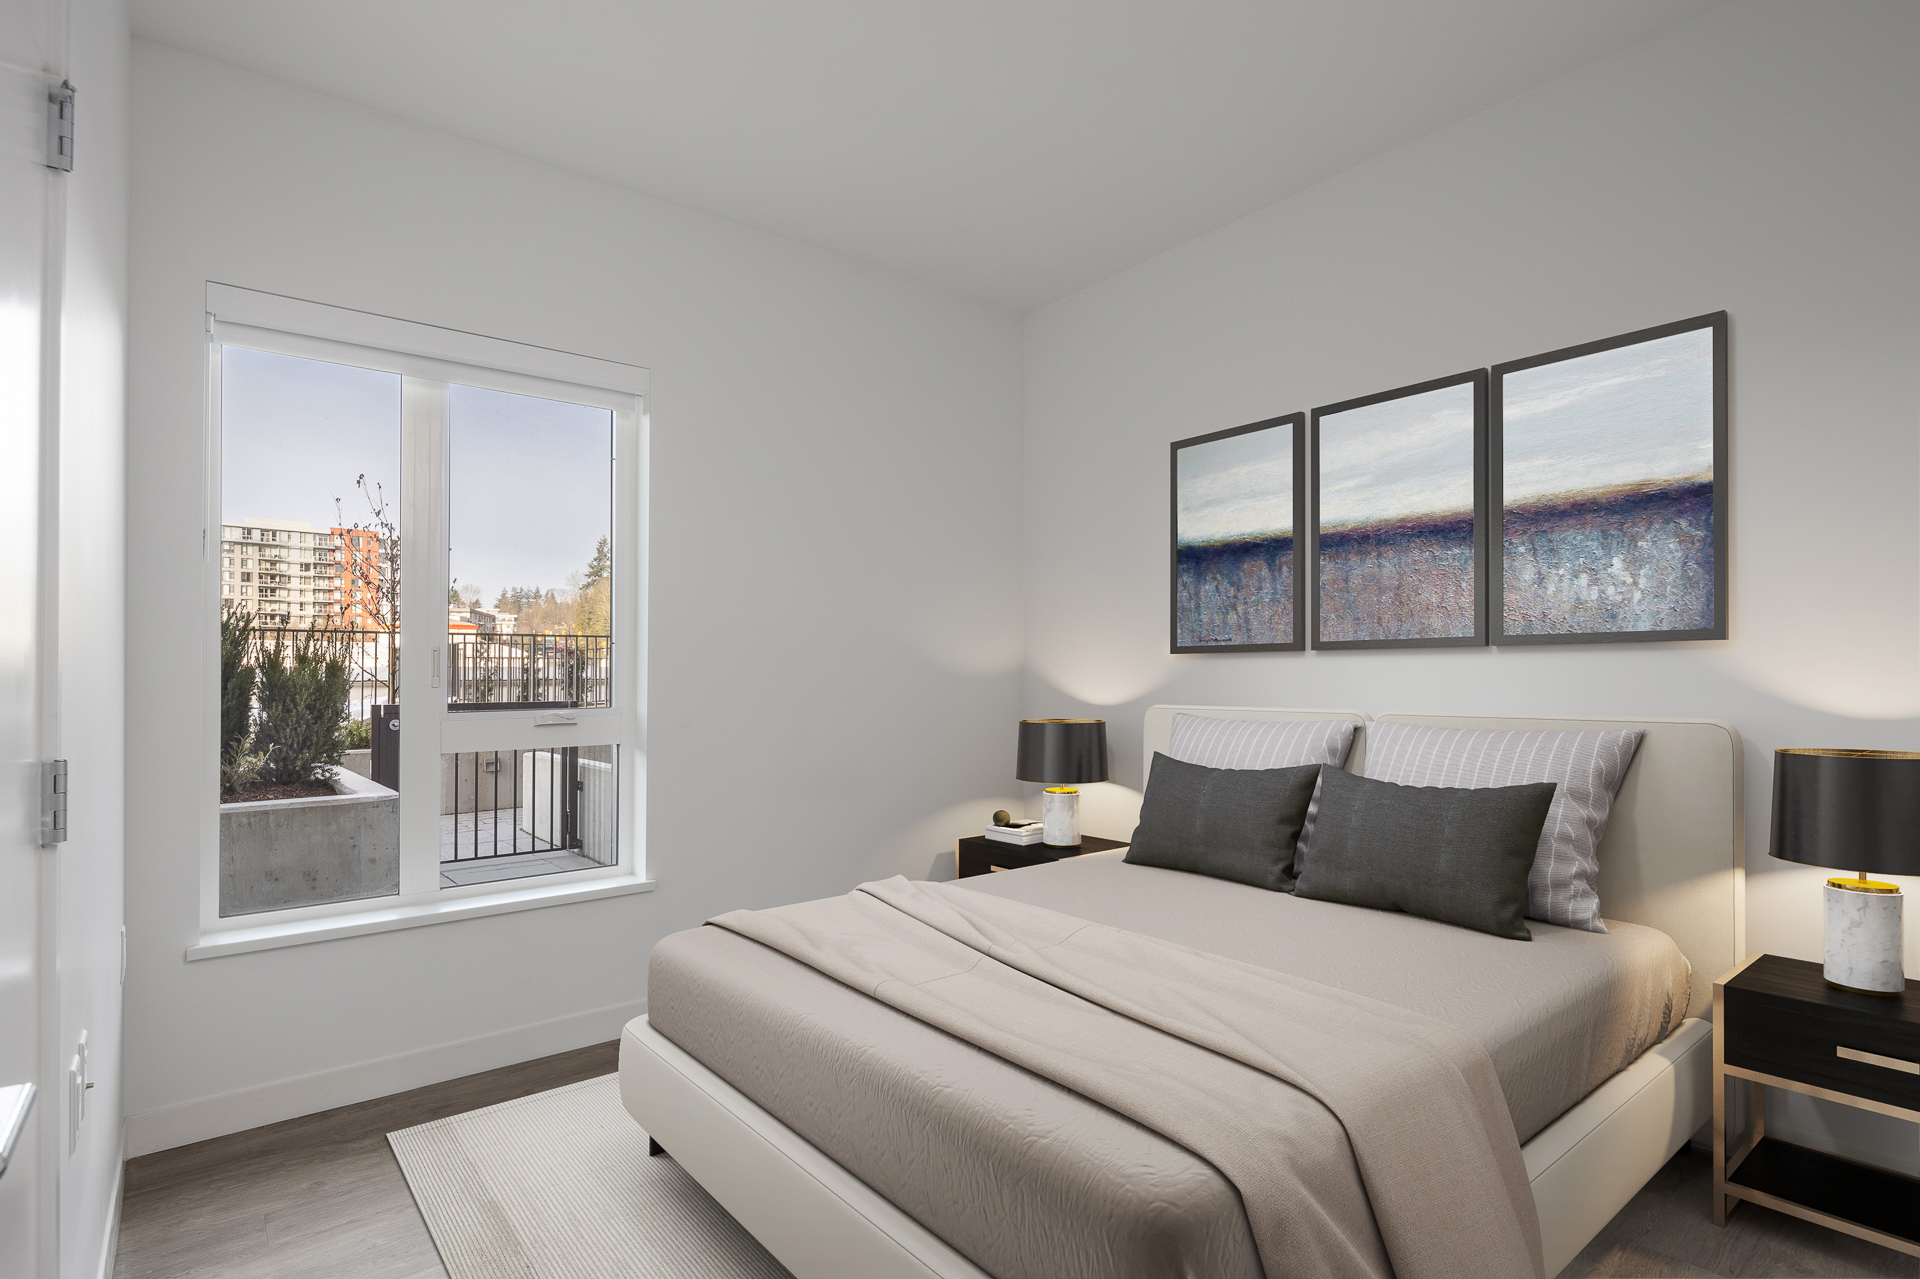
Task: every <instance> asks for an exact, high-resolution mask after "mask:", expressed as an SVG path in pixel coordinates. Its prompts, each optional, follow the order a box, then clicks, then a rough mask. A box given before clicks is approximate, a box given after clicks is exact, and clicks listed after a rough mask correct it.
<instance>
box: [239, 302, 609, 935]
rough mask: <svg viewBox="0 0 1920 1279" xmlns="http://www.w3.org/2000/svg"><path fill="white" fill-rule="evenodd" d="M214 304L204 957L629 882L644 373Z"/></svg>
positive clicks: (272, 305) (474, 341)
mask: <svg viewBox="0 0 1920 1279" xmlns="http://www.w3.org/2000/svg"><path fill="white" fill-rule="evenodd" d="M216 291H221V295H222V296H225V295H229V294H230V295H234V296H235V297H237V298H238V299H239V301H238V303H237V304H236V306H235V308H234V309H237V310H238V311H240V312H242V313H249V312H259V311H264V312H266V313H267V315H268V318H271V317H272V315H273V314H274V313H275V312H276V308H278V310H279V311H283V312H284V311H286V310H287V309H288V308H292V310H293V311H294V312H295V313H297V314H299V315H302V316H309V317H310V316H315V315H319V316H321V317H322V318H323V319H325V320H326V321H327V324H325V325H320V324H316V325H315V326H314V327H316V328H321V329H322V330H323V331H327V332H329V336H327V337H320V336H315V335H313V334H312V333H311V332H308V333H302V332H298V331H289V330H287V329H277V328H272V327H268V326H267V325H264V324H257V323H247V324H242V323H236V322H234V321H232V320H229V319H228V318H226V317H225V316H224V315H221V314H220V312H219V310H218V309H217V308H216V310H215V323H214V324H213V325H212V326H211V332H212V340H211V343H210V359H211V361H212V364H213V378H212V379H211V385H212V387H213V388H214V403H213V404H212V406H211V413H210V418H211V423H212V428H213V445H212V450H211V454H212V457H213V459H214V465H215V467H216V468H217V471H216V481H217V482H216V483H215V484H214V485H212V486H211V487H212V488H213V489H214V491H215V493H216V502H217V510H215V511H214V512H212V513H211V516H210V525H213V526H217V527H218V528H219V531H220V543H221V544H220V547H219V557H218V565H217V566H215V565H214V562H213V560H212V558H210V559H209V561H208V562H209V569H210V572H209V578H208V580H209V581H210V582H212V583H215V584H218V585H220V587H221V590H220V591H219V592H217V593H215V594H214V595H213V598H214V599H215V601H216V604H215V613H216V616H215V617H214V618H213V619H212V623H211V624H210V627H209V637H208V644H209V650H210V665H212V664H217V666H218V668H219V677H218V678H217V680H215V681H213V684H214V688H213V694H214V697H213V700H214V701H215V702H216V709H217V712H218V713H217V714H216V715H214V716H213V719H214V720H215V721H217V722H218V723H219V725H220V727H219V736H218V739H217V740H216V741H215V742H213V743H211V744H210V752H209V753H210V755H211V756H212V762H213V763H214V764H215V765H217V772H218V774H219V783H218V786H217V787H210V790H211V791H213V792H214V793H213V794H211V795H210V796H209V802H211V803H214V804H217V807H218V810H219V819H218V822H217V823H215V824H214V825H217V828H218V832H219V833H218V841H217V847H215V848H210V849H209V855H208V861H207V868H206V871H205V873H204V874H203V878H202V900H203V911H202V914H203V921H204V924H205V927H206V930H207V932H208V935H209V936H213V935H215V934H217V933H219V932H220V931H221V930H222V929H232V928H236V927H239V926H242V925H258V924H260V923H261V917H263V916H270V917H272V918H274V919H289V920H294V921H308V920H324V919H329V918H333V917H341V918H347V917H348V915H349V912H352V911H363V912H364V911H365V910H367V909H368V908H369V907H380V908H382V909H383V910H385V909H386V908H390V907H393V906H395V905H396V904H397V905H399V906H402V907H408V908H411V907H412V906H413V905H414V904H418V905H419V907H420V908H421V916H422V918H426V917H427V915H426V910H427V908H432V909H433V910H434V911H436V912H437V911H438V910H439V909H440V908H439V907H437V906H433V903H439V902H445V901H450V900H451V901H463V900H464V899H466V898H470V897H486V896H488V895H495V896H497V895H498V894H500V893H501V892H503V891H509V892H510V891H511V890H513V889H517V888H522V887H525V886H527V885H528V884H530V883H534V882H536V881H537V882H539V883H545V884H551V885H558V886H566V885H579V886H581V887H582V888H591V886H592V885H593V884H595V883H596V882H598V881H606V882H607V883H609V884H612V883H613V882H614V878H615V877H623V878H620V880H619V882H620V883H622V884H628V883H630V884H639V883H640V881H639V879H638V870H639V859H640V852H639V838H638V837H639V830H640V827H639V820H638V814H639V812H640V793H639V792H640V781H639V778H640V759H641V742H640V738H639V725H640V722H641V716H640V706H639V704H638V698H639V696H640V693H641V680H640V677H639V672H640V670H641V665H640V661H639V657H640V651H639V649H640V628H639V623H640V615H641V614H640V607H639V591H640V581H641V577H640V573H639V572H638V568H639V564H640V541H639V539H640V532H639V531H640V528H641V522H640V518H639V517H640V512H639V501H640V493H641V487H640V457H641V439H642V430H643V422H644V418H643V413H642V402H641V400H640V398H639V395H638V394H637V392H638V391H639V389H640V388H641V386H643V382H641V381H640V378H639V377H637V376H636V375H637V374H639V372H640V371H638V370H633V369H631V368H629V367H627V366H619V365H606V364H604V362H600V361H588V360H583V359H580V358H579V357H571V356H563V355H560V354H558V353H555V352H547V351H540V350H538V349H536V348H522V347H515V346H513V345H512V344H508V343H497V342H493V341H491V340H490V339H478V338H473V337H472V336H471V335H466V334H445V333H443V331H439V330H430V329H425V328H424V326H412V325H407V326H401V327H404V328H405V329H407V330H409V331H412V332H410V333H409V334H408V337H409V339H410V340H408V341H406V342H404V343H397V344H396V345H400V346H404V348H405V351H404V352H403V350H398V349H394V350H389V349H382V348H381V347H380V346H378V345H373V344H364V343H360V342H354V343H347V342H342V341H339V340H337V338H336V337H335V336H332V335H333V334H337V333H339V332H340V329H341V327H342V326H345V327H349V328H351V327H353V326H354V325H356V324H358V325H361V326H362V327H366V328H369V329H371V330H375V331H378V330H381V329H382V328H383V326H384V327H385V328H387V329H391V328H393V327H394V326H396V325H397V324H398V322H394V321H377V322H376V318H375V317H359V318H358V319H357V320H356V319H353V318H352V317H354V316H355V314H356V313H350V312H348V313H340V312H334V311H332V309H331V308H323V307H310V306H308V304H300V303H290V302H288V301H287V300H285V299H273V300H271V301H269V302H257V301H254V300H255V299H262V298H265V296H266V295H255V294H246V293H245V291H243V290H223V286H210V287H209V295H210V298H211V297H213V296H215V294H216ZM302 308H304V310H303V309H302ZM343 316H344V317H348V318H346V319H342V318H341V317H343ZM422 333H424V334H426V335H429V337H430V338H432V340H433V342H438V343H439V344H442V345H443V346H444V347H445V348H446V349H448V352H449V354H452V355H459V356H464V357H467V358H463V359H445V358H435V357H429V356H423V355H419V354H415V353H411V352H418V351H420V350H422V349H432V344H431V343H423V342H421V341H418V340H412V339H415V338H417V337H418V336H419V334H422ZM434 335H438V336H437V337H435V336H434ZM476 348H479V349H478V350H476ZM476 354H478V355H479V356H481V357H483V358H479V359H475V358H473V356H474V355H476ZM489 355H492V356H498V357H501V358H500V359H499V363H497V364H490V363H488V362H487V361H486V359H485V358H484V357H485V356H489ZM502 365H504V366H505V367H501V366H502ZM542 365H545V366H548V368H549V369H550V370H551V371H552V372H557V373H560V374H563V375H565V374H568V373H573V372H575V371H576V370H581V371H585V372H587V373H588V374H589V375H590V376H588V377H587V378H585V379H583V380H578V381H575V380H570V379H569V378H568V377H566V376H557V377H556V376H547V375H536V374H534V373H531V372H528V371H527V370H528V369H529V368H536V369H537V368H540V367H541V366H542ZM555 366H557V367H555ZM610 384H611V385H610ZM255 547H257V548H258V549H257V552H255ZM314 548H328V549H314ZM332 548H338V549H337V550H335V549H332ZM415 548H418V549H417V550H416V549H415ZM236 559H237V560H238V561H239V565H238V567H237V568H235V567H234V561H235V560H236ZM254 559H258V560H259V561H260V562H259V564H258V565H257V566H256V565H254V564H253V562H252V561H253V560H254ZM256 572H257V573H258V577H257V579H256V578H255V573H256ZM236 573H237V575H238V581H239V583H240V584H241V585H240V586H239V593H238V595H235V594H234V588H233V586H231V585H227V584H226V583H227V582H229V581H231V580H232V579H233V578H234V577H235V575H236ZM316 588H318V589H316ZM443 598H444V601H445V607H446V612H445V613H444V614H442V613H441V612H440V608H441V601H442V599H443ZM334 601H339V602H338V603H334ZM442 617H444V618H445V621H444V623H443V622H442V621H441V620H440V619H441V618H442ZM403 725H404V730H403V728H402V726H403ZM435 917H437V916H435Z"/></svg>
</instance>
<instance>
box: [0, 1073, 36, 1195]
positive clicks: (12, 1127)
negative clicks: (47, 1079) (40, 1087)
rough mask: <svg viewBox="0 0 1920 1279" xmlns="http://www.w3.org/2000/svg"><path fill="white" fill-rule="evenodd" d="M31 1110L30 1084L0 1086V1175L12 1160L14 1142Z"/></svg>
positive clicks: (31, 1089)
mask: <svg viewBox="0 0 1920 1279" xmlns="http://www.w3.org/2000/svg"><path fill="white" fill-rule="evenodd" d="M32 1110H33V1085H32V1084H14V1085H13V1086H12V1087H9V1088H0V1177H3V1176H5V1175H6V1172H7V1165H8V1164H10V1163H12V1162H13V1147H14V1144H15V1143H16V1142H18V1141H19V1140H20V1134H21V1132H22V1131H23V1130H24V1129H25V1128H26V1126H27V1115H28V1114H29V1113H31V1112H32Z"/></svg>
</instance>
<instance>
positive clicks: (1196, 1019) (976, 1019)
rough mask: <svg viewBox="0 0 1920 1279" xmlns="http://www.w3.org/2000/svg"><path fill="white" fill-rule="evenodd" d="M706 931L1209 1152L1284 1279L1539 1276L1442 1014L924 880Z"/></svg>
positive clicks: (1517, 1178) (1495, 1109)
mask: <svg viewBox="0 0 1920 1279" xmlns="http://www.w3.org/2000/svg"><path fill="white" fill-rule="evenodd" d="M710 922H711V923H712V924H714V925H717V926H718V927H720V928H722V929H725V930H727V931H729V932H732V933H735V934H737V935H739V936H741V937H744V938H748V939H751V940H752V941H754V942H757V943H759V944H760V945H762V946H766V947H769V948H771V949H772V950H775V951H777V952H779V953H780V954H782V955H785V956H787V957H788V958H790V959H792V960H795V961H797V962H799V963H801V964H804V965H806V966H807V967H809V968H812V969H815V970H817V971H819V972H820V973H823V974H825V975H827V976H829V977H832V978H833V979H835V980H836V981H838V982H840V983H842V984H844V985H845V986H847V987H849V988H851V989H853V990H856V991H859V992H860V993H862V994H864V995H867V996H869V997H871V998H872V999H874V1000H878V1001H880V1002H881V1003H884V1004H887V1005H890V1006H891V1007H893V1008H895V1009H898V1010H900V1011H901V1012H904V1013H907V1014H909V1015H910V1016H912V1017H913V1018H915V1019H917V1020H918V1021H920V1022H923V1023H925V1024H926V1025H928V1026H931V1027H933V1028H935V1029H937V1030H939V1031H942V1032H944V1033H945V1034H947V1035H951V1036H954V1037H956V1038H958V1039H960V1040H963V1041H965V1042H966V1043H968V1044H971V1045H974V1046H976V1047H978V1048H980V1049H983V1050H985V1051H987V1052H989V1053H991V1054H993V1055H994V1056H996V1057H999V1058H1001V1059H1003V1060H1005V1061H1007V1062H1011V1063H1013V1064H1014V1065H1016V1066H1019V1067H1022V1068H1023V1069H1025V1070H1027V1071H1031V1072H1033V1073H1034V1074H1036V1075H1038V1076H1041V1077H1042V1078H1043V1079H1046V1080H1051V1081H1053V1083H1055V1084H1058V1085H1060V1086H1062V1087H1064V1088H1067V1089H1070V1090H1072V1091H1073V1092H1075V1093H1078V1094H1080V1095H1081V1096H1083V1097H1085V1098H1087V1099H1088V1100H1091V1101H1093V1102H1096V1103H1098V1104H1099V1105H1101V1106H1104V1107H1106V1108H1108V1109H1110V1110H1112V1111H1114V1112H1117V1113H1118V1114H1119V1115H1123V1116H1125V1117H1127V1118H1128V1119H1130V1120H1132V1121H1133V1122H1135V1123H1137V1124H1139V1125H1141V1126H1142V1127H1144V1128H1147V1129H1150V1130H1151V1131H1152V1132H1154V1133H1158V1134H1160V1135H1162V1136H1163V1137H1165V1138H1167V1139H1168V1140H1170V1141H1172V1142H1173V1143H1175V1144H1177V1145H1178V1146H1181V1147H1184V1148H1185V1149H1186V1150H1188V1151H1191V1152H1192V1153H1193V1154H1194V1155H1196V1156H1198V1157H1199V1159H1201V1160H1203V1161H1205V1162H1206V1163H1207V1164H1209V1165H1211V1166H1212V1167H1213V1168H1215V1169H1217V1170H1218V1171H1219V1173H1220V1174H1221V1175H1222V1176H1224V1177H1225V1178H1226V1180H1227V1181H1228V1182H1230V1183H1231V1184H1232V1186H1233V1187H1234V1189H1235V1190H1237V1191H1238V1194H1239V1198H1240V1201H1241V1204H1242V1205H1243V1207H1244V1211H1245V1216H1246V1222H1247V1226H1248V1227H1249V1229H1250V1230H1251V1234H1252V1238H1253V1242H1254V1244H1255V1247H1256V1249H1257V1252H1258V1257H1259V1263H1260V1267H1261V1269H1263V1270H1264V1272H1265V1274H1266V1276H1267V1277H1268V1279H1281V1277H1282V1276H1293V1275H1300V1276H1307V1275H1312V1276H1322V1275H1324V1276H1348V1275H1352V1276H1374V1277H1379V1276H1398V1279H1455V1277H1459V1279H1465V1277H1466V1276H1513V1277H1515V1279H1518V1277H1520V1276H1535V1277H1537V1276H1539V1275H1540V1274H1541V1271H1542V1261H1541V1252H1540V1239H1539V1227H1538V1223H1537V1221H1536V1219H1535V1215H1534V1206H1533V1198H1532V1194H1531V1192H1530V1190H1529V1188H1528V1185H1527V1180H1526V1174H1525V1171H1524V1167H1523V1165H1522V1162H1521V1157H1520V1149H1519V1142H1518V1141H1517V1139H1516V1137H1515V1133H1514V1128H1513V1121H1512V1118H1511V1115H1510V1113H1509V1111H1508V1108H1507V1104H1506V1101H1505V1099H1504V1097H1503V1096H1502V1093H1501V1089H1500V1084H1499V1081H1498V1079H1497V1078H1496V1077H1495V1074H1494V1070H1493V1065H1492V1062H1491V1061H1490V1059H1489V1058H1488V1056H1487V1053H1486V1051H1485V1050H1484V1049H1483V1048H1481V1047H1480V1045H1479V1044H1477V1043H1475V1042H1474V1041H1473V1040H1472V1039H1470V1038H1468V1037H1467V1036H1466V1035H1463V1034H1461V1033H1460V1032H1459V1031H1456V1030H1454V1029H1452V1028H1451V1027H1449V1026H1446V1025H1444V1024H1443V1023H1441V1022H1438V1021H1435V1020H1433V1019H1431V1018H1428V1017H1425V1016H1423V1015H1420V1014H1418V1013H1414V1012H1410V1011H1408V1010H1406V1009H1401V1008H1396V1007H1393V1006H1391V1005H1388V1004H1384V1003H1380V1002H1378V1001H1376V1000H1372V999H1368V998H1366V997H1364V996H1360V995H1355V994H1350V993H1348V992H1344V991H1339V990H1335V989H1333V988H1331V987H1327V986H1323V985H1320V984H1318V983H1315V982H1311V981H1306V980H1304V979H1302V978H1298V977H1292V976H1289V975H1287V974H1284V973H1279V972H1275V971H1272V970H1269V969H1265V968H1260V967H1256V966H1254V965H1251V964H1246V963H1242V962H1240V961H1237V960H1232V959H1226V958H1223V957H1220V956H1216V955H1210V954H1207V953H1205V952H1202V951H1198V950H1194V949H1191V948H1188V947H1184V946H1179V945H1176V944H1174V943H1171V942H1166V941H1161V940H1158V939H1155V938H1151V937H1146V936H1142V935H1140V934H1138V933H1130V932H1125V931H1122V930H1120V929H1117V928H1112V927H1108V926H1105V925H1100V924H1094V923H1090V922H1088V921H1086V920H1083V919H1078V918H1075V917H1073V916H1070V915H1064V914H1061V913H1059V912H1057V911H1051V910H1046V909H1044V908H1041V907H1037V906H1031V905H1027V904H1025V903H1021V902H1016V901H1007V900H1001V899H998V898H994V897H990V896H988V895H985V894H981V893H975V892H969V891H967V890H965V889H959V888H955V887H952V886H948V885H941V884H927V883H912V882H909V881H907V880H905V879H892V880H885V881H881V882H878V883H873V884H865V885H862V886H861V887H860V888H859V889H857V890H855V891H854V892H853V893H850V894H848V895H847V896H845V897H839V898H829V899H826V900H823V901H816V902H804V903H801V904H799V905H796V906H786V907H779V908H776V909H773V910H765V911H736V912H733V913H731V914H727V915H722V916H719V917H718V918H716V919H714V920H712V921H710ZM665 948H666V943H663V949H665ZM655 962H656V965H657V964H658V963H659V962H660V957H659V954H658V953H656V960H655ZM662 1011H665V1010H664V1009H663V1010H662ZM673 1020H674V1018H673V1017H672V1016H671V1015H669V1016H668V1018H667V1024H663V1025H662V1026H661V1029H662V1032H663V1033H665V1034H667V1035H668V1037H669V1038H673V1037H674V1030H673V1029H672V1026H671V1023H672V1021H673ZM689 1050H690V1051H694V1050H693V1049H692V1048H690V1049H689ZM695 1055H696V1056H698V1055H699V1054H698V1052H697V1051H696V1052H695ZM749 1095H751V1091H749ZM875 1188H876V1189H877V1190H879V1191H881V1193H883V1194H886V1193H889V1188H888V1187H887V1186H885V1185H876V1186H875ZM907 1197H908V1198H910V1197H911V1196H907ZM896 1202H898V1200H896Z"/></svg>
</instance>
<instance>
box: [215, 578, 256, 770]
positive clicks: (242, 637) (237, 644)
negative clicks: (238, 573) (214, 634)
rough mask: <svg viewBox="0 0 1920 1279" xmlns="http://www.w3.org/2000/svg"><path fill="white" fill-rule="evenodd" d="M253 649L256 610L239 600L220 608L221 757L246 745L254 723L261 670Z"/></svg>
mask: <svg viewBox="0 0 1920 1279" xmlns="http://www.w3.org/2000/svg"><path fill="white" fill-rule="evenodd" d="M252 651H253V614H252V613H250V612H248V611H247V610H246V609H243V608H241V607H240V606H239V605H237V604H225V605H222V606H221V609H220V758H221V759H222V760H223V761H224V760H229V759H231V758H233V756H234V755H235V754H236V753H238V752H239V751H240V750H242V749H244V748H245V747H246V744H247V733H248V732H249V731H250V730H251V729H252V727H253V690H254V687H255V685H256V684H257V683H258V682H259V681H258V673H257V672H256V671H255V670H254V668H253V667H251V666H249V665H248V664H247V657H248V656H249V655H250V654H251V653H252Z"/></svg>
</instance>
